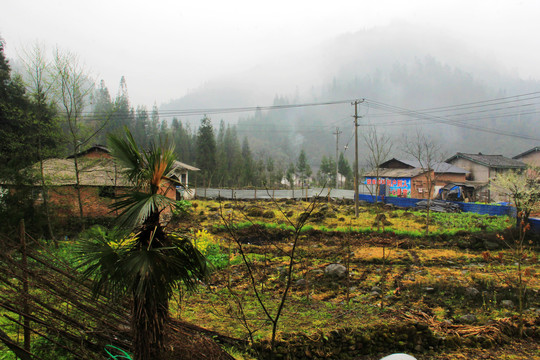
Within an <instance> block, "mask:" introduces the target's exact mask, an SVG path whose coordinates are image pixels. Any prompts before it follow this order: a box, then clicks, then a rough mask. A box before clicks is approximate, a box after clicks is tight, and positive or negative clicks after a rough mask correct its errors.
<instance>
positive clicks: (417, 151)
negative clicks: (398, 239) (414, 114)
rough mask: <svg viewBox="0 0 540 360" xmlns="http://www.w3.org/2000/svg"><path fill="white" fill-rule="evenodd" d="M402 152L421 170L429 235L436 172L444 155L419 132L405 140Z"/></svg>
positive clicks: (430, 140) (431, 141) (437, 146)
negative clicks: (424, 185)
mask: <svg viewBox="0 0 540 360" xmlns="http://www.w3.org/2000/svg"><path fill="white" fill-rule="evenodd" d="M403 152H405V153H406V154H408V155H409V156H411V157H412V158H413V159H414V160H416V161H417V162H418V164H419V167H420V168H421V169H422V170H423V176H424V178H425V181H426V191H425V194H426V199H427V213H426V235H427V234H429V221H430V208H431V199H432V197H433V190H434V189H435V184H436V180H437V179H436V172H437V170H441V169H438V168H439V167H440V166H441V164H442V163H443V159H444V153H443V151H442V149H441V147H440V145H439V144H438V143H437V142H435V141H433V140H432V139H430V138H428V137H427V136H426V135H424V134H423V133H421V132H420V131H417V132H416V136H415V137H413V138H411V139H405V143H404V145H403Z"/></svg>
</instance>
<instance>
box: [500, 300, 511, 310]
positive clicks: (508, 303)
mask: <svg viewBox="0 0 540 360" xmlns="http://www.w3.org/2000/svg"><path fill="white" fill-rule="evenodd" d="M501 305H502V306H503V307H504V308H507V309H513V308H514V302H513V301H512V300H503V301H501Z"/></svg>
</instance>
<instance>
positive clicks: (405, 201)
mask: <svg viewBox="0 0 540 360" xmlns="http://www.w3.org/2000/svg"><path fill="white" fill-rule="evenodd" d="M359 199H360V200H363V201H367V202H369V203H373V202H374V197H373V196H371V195H363V194H362V195H359ZM423 200H425V199H414V198H398V197H390V196H388V197H385V198H384V199H383V198H382V197H381V196H378V197H377V201H380V202H384V203H385V204H392V205H395V206H398V207H414V206H416V203H418V202H419V201H423ZM452 202H453V203H454V204H458V205H459V207H460V209H461V211H463V212H473V213H477V214H481V215H496V216H502V215H508V216H513V217H515V216H516V208H515V207H513V206H507V205H485V204H473V203H464V202H458V201H452ZM538 226H539V229H540V220H539V225H538Z"/></svg>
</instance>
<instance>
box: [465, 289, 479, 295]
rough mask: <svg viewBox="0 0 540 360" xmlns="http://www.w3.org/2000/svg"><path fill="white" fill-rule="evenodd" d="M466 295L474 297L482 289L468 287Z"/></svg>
mask: <svg viewBox="0 0 540 360" xmlns="http://www.w3.org/2000/svg"><path fill="white" fill-rule="evenodd" d="M465 295H467V296H468V297H471V298H474V297H477V296H478V295H480V291H478V289H477V288H474V287H468V288H466V289H465Z"/></svg>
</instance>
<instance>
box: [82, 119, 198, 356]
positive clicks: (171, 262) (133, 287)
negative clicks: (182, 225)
mask: <svg viewBox="0 0 540 360" xmlns="http://www.w3.org/2000/svg"><path fill="white" fill-rule="evenodd" d="M109 142H110V147H111V152H112V154H113V156H114V157H115V159H116V160H117V162H118V165H119V166H121V167H123V168H124V173H125V175H126V176H127V177H128V178H129V180H130V181H131V182H132V183H133V184H134V187H133V189H132V191H130V192H129V193H126V194H125V195H123V196H121V197H119V199H118V201H116V202H115V204H114V205H113V210H117V211H119V212H120V213H119V216H118V219H117V220H118V222H119V226H120V228H121V229H124V230H128V231H129V232H131V235H130V236H129V237H127V238H126V237H125V236H124V237H123V239H124V240H120V241H118V242H116V243H115V242H111V241H109V240H110V239H108V237H107V236H98V237H97V239H93V241H85V242H82V243H81V247H80V250H79V251H80V255H81V259H83V261H82V266H83V267H84V269H85V270H84V275H86V276H88V277H91V278H93V279H94V292H95V294H103V293H104V294H107V295H109V296H112V297H113V298H118V297H119V296H126V295H127V296H131V300H132V309H131V330H132V334H133V353H134V359H136V360H147V359H152V360H159V359H161V358H162V353H163V346H164V344H163V340H164V332H165V324H166V321H167V319H168V314H169V312H168V305H169V299H170V297H171V296H172V294H173V291H174V289H175V288H176V287H177V286H178V285H179V284H180V283H183V284H184V285H185V286H186V287H187V288H188V289H192V288H194V287H195V285H196V283H197V281H198V280H199V279H201V278H203V277H205V276H206V274H207V267H206V260H205V259H204V257H203V255H202V254H201V253H200V252H199V251H198V250H197V249H196V248H195V247H194V246H193V245H192V243H191V242H190V241H189V239H180V238H178V237H173V236H171V235H170V234H167V233H166V232H165V231H164V228H163V226H162V224H161V222H160V218H161V213H162V211H163V210H164V209H166V208H167V207H169V206H172V205H173V204H174V200H172V199H170V198H168V197H167V196H165V194H166V193H167V190H169V189H170V186H173V185H174V183H175V181H174V180H173V179H171V178H169V177H168V176H167V175H168V174H169V173H170V172H171V170H172V168H173V162H174V156H173V149H172V148H171V147H168V146H166V145H164V144H161V145H159V146H156V145H151V147H150V149H149V150H146V151H145V150H141V149H140V148H139V147H138V146H137V144H136V143H135V140H134V139H133V136H132V135H131V133H130V132H129V130H127V129H126V136H125V138H120V137H117V136H114V135H111V136H109ZM124 233H125V232H124Z"/></svg>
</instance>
